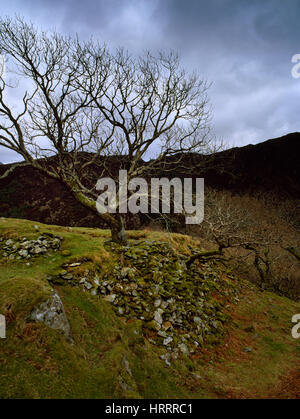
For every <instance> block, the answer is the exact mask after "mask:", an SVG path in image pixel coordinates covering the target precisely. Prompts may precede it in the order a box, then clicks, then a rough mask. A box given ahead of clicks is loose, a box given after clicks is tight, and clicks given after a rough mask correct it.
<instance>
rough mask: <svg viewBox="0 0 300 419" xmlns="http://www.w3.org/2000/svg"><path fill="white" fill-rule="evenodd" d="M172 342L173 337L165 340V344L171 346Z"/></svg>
mask: <svg viewBox="0 0 300 419" xmlns="http://www.w3.org/2000/svg"><path fill="white" fill-rule="evenodd" d="M172 341H173V338H171V336H168V337H167V338H166V339H164V341H163V344H164V345H169V343H171V342H172Z"/></svg>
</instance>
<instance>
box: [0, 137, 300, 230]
mask: <svg viewBox="0 0 300 419" xmlns="http://www.w3.org/2000/svg"><path fill="white" fill-rule="evenodd" d="M299 155H300V133H292V134H288V135H286V136H284V137H280V138H276V139H272V140H268V141H265V142H262V143H259V144H256V145H248V146H245V147H239V148H233V149H230V150H226V151H223V152H220V153H216V155H214V156H200V155H192V156H191V155H188V156H186V157H185V158H184V159H183V160H184V161H186V163H187V164H186V165H187V167H190V166H191V160H193V163H194V164H195V165H196V166H198V167H197V169H195V170H194V172H193V174H192V175H193V177H204V179H205V185H206V186H211V187H213V188H216V189H227V190H229V191H232V192H234V193H240V194H245V193H250V194H258V195H259V194H266V193H271V194H273V195H275V196H276V197H277V198H278V199H279V200H284V199H299V198H300V164H299ZM82 158H84V159H88V158H89V155H88V154H84V155H83V156H82ZM109 164H110V166H111V167H114V170H115V171H117V170H118V163H117V160H116V158H114V157H111V158H110V162H109ZM9 167H10V165H2V166H0V175H1V174H2V173H4V172H5V170H7V169H8V168H9ZM100 169H101V159H100V161H99V162H98V166H95V167H92V168H91V173H89V176H90V177H91V179H93V180H94V183H93V184H95V183H96V181H97V179H98V176H99V173H101V170H100ZM171 173H172V177H175V176H179V177H186V176H187V174H186V172H185V169H184V168H182V169H181V168H180V167H177V166H175V167H174V170H172V171H171ZM164 175H168V176H170V174H166V173H165V172H164V170H163V168H162V169H161V171H157V172H156V173H155V176H156V177H157V176H164ZM189 176H190V174H189ZM0 215H2V216H5V217H16V218H26V219H31V220H36V221H40V222H46V223H49V224H59V225H73V226H86V227H92V226H95V227H103V226H104V225H103V224H102V223H101V221H100V220H99V218H98V217H97V215H96V214H94V213H93V212H91V211H89V210H88V209H86V208H84V207H83V206H82V205H81V204H79V203H78V202H77V201H76V200H75V199H74V198H73V196H71V194H70V193H69V191H68V189H67V188H66V187H65V186H64V185H62V184H61V183H60V182H58V181H56V180H54V179H50V178H48V177H47V176H45V175H43V174H41V173H39V172H38V171H37V170H36V169H33V168H31V167H20V168H17V169H16V170H15V171H14V173H13V174H11V175H10V176H8V177H7V178H5V179H3V180H0ZM141 222H142V221H141V219H140V218H139V217H138V216H134V217H133V216H130V217H128V219H127V228H139V226H141Z"/></svg>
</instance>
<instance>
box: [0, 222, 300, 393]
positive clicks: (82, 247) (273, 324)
mask: <svg viewBox="0 0 300 419" xmlns="http://www.w3.org/2000/svg"><path fill="white" fill-rule="evenodd" d="M34 224H38V225H39V230H40V231H39V232H38V233H37V232H35V229H34V227H33V225H34ZM46 231H47V232H48V233H50V234H59V235H60V236H62V237H63V248H64V249H66V250H69V251H70V252H71V253H72V256H71V257H69V258H68V257H63V256H62V255H61V254H60V252H57V253H56V254H53V255H51V256H50V257H47V258H45V257H37V258H36V259H34V261H32V263H31V264H30V265H29V266H28V265H27V262H26V261H13V262H12V261H6V260H4V259H1V258H0V313H3V314H5V315H6V317H7V320H8V325H7V339H0V398H15V397H18V398H115V397H118V398H131V397H134V398H141V397H142V398H199V397H221V396H220V388H221V389H222V391H221V392H222V397H227V395H228V394H229V395H230V394H231V393H230V391H232V389H237V391H240V392H241V394H245V392H248V391H249V389H251V388H252V389H253V391H255V387H256V383H257V382H259V383H260V389H261V392H262V394H267V391H269V390H268V389H272V388H274V387H275V385H276V383H277V384H278V377H279V376H280V373H281V372H282V371H287V370H288V369H289V368H292V367H293V365H296V362H297V360H298V352H299V343H300V342H297V341H296V340H295V339H294V340H293V339H292V338H291V336H290V328H291V323H290V321H291V316H292V314H295V313H296V312H297V306H296V304H295V303H293V302H291V301H290V300H288V299H287V298H282V297H278V296H276V295H274V294H272V293H267V292H265V293H258V292H256V290H255V289H253V290H251V292H250V291H249V286H247V285H246V284H244V283H238V282H237V281H236V280H235V279H234V277H233V276H230V275H226V272H224V271H223V270H222V267H218V266H209V265H208V264H205V265H203V264H202V265H200V264H199V263H198V262H195V264H193V265H195V266H193V267H191V272H190V273H188V272H186V271H185V269H184V266H183V263H184V260H185V258H188V257H189V256H190V249H189V248H188V246H192V247H196V246H197V242H196V241H193V240H192V239H191V238H187V237H186V236H182V235H174V236H173V235H166V234H162V233H157V232H155V233H149V232H144V233H143V236H142V237H138V241H137V240H136V239H135V238H134V239H131V241H130V246H127V247H122V246H115V245H111V244H109V243H108V242H106V243H105V241H106V240H107V238H108V236H109V232H108V231H104V230H97V229H84V228H73V229H72V230H69V229H67V228H63V227H58V226H53V227H52V226H51V227H49V226H45V225H43V224H39V223H32V222H29V221H26V220H10V219H5V220H0V234H1V236H2V237H5V238H9V237H22V236H26V237H28V238H30V239H31V238H36V237H38V235H40V234H41V233H42V232H46ZM141 238H143V241H141V240H140V239H141ZM126 253H127V255H126ZM122 255H123V259H122ZM137 255H138V256H137ZM133 256H137V257H136V258H135V257H133ZM76 262H79V263H80V265H79V266H77V267H75V268H74V269H73V270H71V269H70V268H68V267H67V266H65V265H67V264H70V263H76ZM124 266H125V267H126V268H130V270H128V269H127V270H125V271H123V274H125V273H126V271H127V274H128V273H129V272H131V273H132V276H131V278H129V277H128V276H127V277H125V279H128V280H129V282H130V281H131V282H134V281H135V280H136V282H138V281H142V283H143V288H142V290H143V292H142V295H143V301H144V302H146V303H147V304H149V301H152V299H150V300H149V298H150V297H148V295H149V291H150V292H151V290H152V292H153V298H157V297H161V295H162V293H164V294H163V295H164V296H168V295H169V296H174V295H175V294H176V293H177V294H178V295H179V297H181V298H182V299H181V300H180V301H182V304H183V307H190V308H189V310H190V311H191V313H192V314H193V313H194V311H195V310H198V311H199V317H200V318H201V319H204V320H205V321H206V324H207V325H208V327H209V331H208V332H209V333H204V332H203V335H202V334H201V337H200V335H199V334H197V333H194V332H193V331H190V338H188V337H186V339H187V340H188V341H189V342H190V343H189V345H190V348H191V349H193V350H194V352H191V356H190V357H187V356H185V355H182V354H179V356H178V359H176V358H174V359H171V362H170V365H169V366H168V365H167V364H166V362H165V361H164V359H161V358H160V357H161V356H165V355H166V352H168V351H166V350H165V348H164V347H162V346H159V345H157V344H152V343H151V339H153V336H154V334H156V332H157V331H156V330H153V329H154V328H151V326H150V325H151V319H145V322H143V321H141V320H134V319H133V318H132V313H133V312H132V313H131V312H130V311H129V312H128V313H125V314H124V315H122V316H119V315H117V312H116V311H115V310H116V307H115V306H114V305H111V304H110V303H107V302H106V301H104V299H103V298H101V296H99V295H97V296H91V295H90V293H89V292H84V293H83V292H82V290H81V288H80V287H78V286H74V285H76V284H77V283H78V281H77V282H76V281H75V282H74V283H72V284H70V285H72V286H69V285H66V281H64V282H62V284H63V285H60V286H57V291H58V293H59V295H60V296H61V298H62V301H63V303H64V307H65V310H66V314H67V317H68V319H69V322H70V325H71V329H72V334H73V338H74V343H73V344H70V343H69V342H67V341H66V339H65V338H64V337H63V336H61V335H60V334H59V333H57V332H56V331H54V330H52V329H49V328H47V327H46V326H45V325H43V324H37V323H32V322H28V321H27V320H26V317H27V316H28V314H29V313H30V311H31V310H32V309H33V308H35V307H36V306H37V305H38V304H39V303H40V302H42V301H44V300H46V299H47V298H48V297H49V295H50V292H51V288H50V286H49V283H48V281H47V279H46V277H47V275H53V276H55V275H59V273H60V272H61V271H62V269H64V270H65V271H67V272H69V271H70V272H71V271H72V274H73V275H74V277H75V278H81V277H82V276H84V275H86V272H87V271H88V274H87V275H95V274H97V275H98V277H99V280H100V281H102V280H104V279H105V278H106V279H107V278H109V277H110V276H112V277H113V278H114V279H115V281H117V282H119V283H123V279H124V278H123V277H122V278H123V279H122V278H121V277H119V275H120V274H121V270H122V268H123V267H124ZM154 272H157V273H159V275H157V277H156V278H155V280H154V275H153V273H154ZM222 272H223V273H224V276H222V275H221V273H222ZM70 282H72V281H70ZM125 283H126V282H125ZM152 287H158V288H157V290H156V291H155V290H154V289H152ZM160 287H162V289H161V288H160ZM241 287H243V289H242V290H241ZM179 291H180V293H182V295H180V293H179ZM240 292H242V293H245V297H244V298H241V302H240V304H239V305H238V306H235V298H236V296H237V294H238V293H240ZM122 295H124V298H125V297H126V298H129V297H128V296H127V295H126V294H122ZM151 298H152V297H151ZM124 301H128V302H130V301H131V300H130V299H128V300H124ZM196 301H198V302H199V305H198V306H197V304H196ZM187 302H189V303H190V304H188V305H186V303H187ZM147 304H146V306H144V307H139V304H137V303H135V305H136V308H137V309H139V310H141V312H142V313H143V312H144V310H145V307H146V308H147ZM227 305H230V307H234V310H235V311H237V310H239V311H238V312H237V313H236V314H235V316H236V317H235V319H236V321H235V323H239V324H240V327H239V328H235V327H234V324H233V323H231V322H230V316H229V314H228V312H227V311H228V307H227ZM124 307H126V304H125V303H124ZM169 309H170V310H171V309H172V303H170V307H169ZM166 312H167V310H166ZM130 313H131V314H130ZM211 316H213V317H214V319H213V321H215V322H216V323H215V325H213V324H212V323H211V322H210V320H211ZM248 318H249V320H247V319H248ZM189 319H190V320H189ZM275 319H276V320H275ZM191 320H192V317H187V319H186V320H185V323H184V325H185V327H189V329H191V327H190V326H191ZM247 322H248V323H247ZM250 323H251V324H253V325H254V326H255V334H253V336H252V334H249V333H247V332H244V329H245V328H246V327H247V326H249V324H250ZM145 326H147V327H145ZM215 326H216V327H215ZM228 333H235V334H234V336H233V337H232V335H230V336H229V338H228V339H227V336H228ZM254 335H255V336H254ZM224 336H225V338H226V340H225V342H224V345H223V344H222V341H223V339H224ZM196 338H197V339H198V342H199V346H200V347H201V346H202V349H201V350H199V349H197V348H196V347H193V344H192V343H193V341H195V340H196ZM160 339H161V340H163V339H162V337H160ZM189 339H190V340H189ZM231 339H232V345H231ZM249 339H252V340H253V341H250V342H249ZM181 341H182V336H181V334H180V333H179V332H176V333H175V334H174V344H175V345H178V344H179V343H180V342H181ZM154 343H156V342H155V340H154ZM222 345H223V346H222ZM226 345H227V346H226ZM245 346H247V347H248V346H252V347H253V352H252V353H251V354H246V353H245V352H243V351H242V348H243V347H245ZM239 348H241V350H240V349H239ZM239 350H240V352H239ZM236 351H238V352H236ZM241 353H242V354H241ZM249 357H251V362H249ZM219 359H222V362H221V363H219V362H218V360H219ZM196 376H200V377H202V378H200V379H199V378H195V377H196ZM263 391H265V393H263Z"/></svg>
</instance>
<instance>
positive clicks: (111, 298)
mask: <svg viewBox="0 0 300 419" xmlns="http://www.w3.org/2000/svg"><path fill="white" fill-rule="evenodd" d="M116 297H117V296H116V294H109V295H106V296H105V297H104V300H105V301H108V302H109V303H113V302H114V301H115V299H116Z"/></svg>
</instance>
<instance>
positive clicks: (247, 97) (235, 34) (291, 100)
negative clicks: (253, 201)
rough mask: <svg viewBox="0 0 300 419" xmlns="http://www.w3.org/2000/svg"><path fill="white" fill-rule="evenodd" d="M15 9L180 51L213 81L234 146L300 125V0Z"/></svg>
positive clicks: (216, 119)
mask: <svg viewBox="0 0 300 419" xmlns="http://www.w3.org/2000/svg"><path fill="white" fill-rule="evenodd" d="M7 10H8V12H9V13H10V14H12V15H13V14H14V13H15V12H17V13H20V14H21V15H24V16H25V17H26V18H27V19H32V20H33V21H34V22H35V23H37V24H38V25H39V26H41V27H46V28H50V27H53V26H55V27H56V28H57V30H59V31H61V32H64V33H71V34H74V33H75V32H77V33H78V34H79V35H80V36H81V37H83V38H87V37H90V36H91V35H93V36H94V37H95V38H99V39H100V40H102V41H105V42H107V43H108V44H109V45H111V46H112V47H114V46H119V45H122V46H124V47H126V48H128V49H129V50H131V51H133V52H138V51H140V50H142V49H146V48H151V49H159V48H171V49H175V50H178V51H179V53H180V55H181V56H182V59H183V63H184V65H185V67H187V68H188V69H196V70H197V71H198V72H199V74H200V75H202V76H203V77H204V78H206V79H208V80H209V81H212V82H213V86H212V88H211V91H210V97H211V103H212V106H213V109H214V114H213V123H214V128H215V132H216V134H217V135H218V136H221V137H224V138H225V140H227V141H228V142H229V143H230V144H234V145H244V144H247V143H249V142H252V143H255V142H258V141H263V140H265V139H268V138H272V137H275V136H279V135H284V134H286V133H288V132H290V131H296V130H298V131H299V130H300V128H299V93H300V80H299V79H297V80H296V79H293V78H292V77H291V68H292V63H291V57H292V55H294V54H296V53H300V31H299V29H298V27H299V19H300V0H289V1H282V0H264V1H261V0H251V1H248V0H210V1H208V0H205V1H204V0H203V1H200V0H186V1H182V0H151V1H149V0H110V1H107V0H98V1H96V0H85V1H79V0H73V1H71V0H64V1H61V0H43V1H38V0H27V1H24V0H23V1H21V0H11V6H10V7H9V6H6V8H5V12H7ZM0 161H1V159H0Z"/></svg>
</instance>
